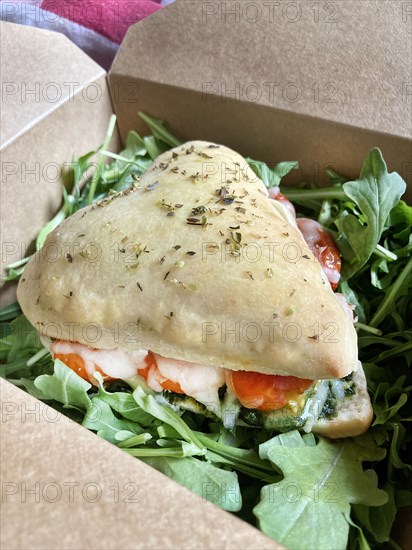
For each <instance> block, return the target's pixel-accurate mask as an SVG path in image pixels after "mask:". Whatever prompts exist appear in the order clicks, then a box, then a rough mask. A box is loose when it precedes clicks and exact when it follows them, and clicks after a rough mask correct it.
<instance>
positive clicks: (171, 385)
mask: <svg viewBox="0 0 412 550" xmlns="http://www.w3.org/2000/svg"><path fill="white" fill-rule="evenodd" d="M145 362H146V367H145V368H144V369H139V370H138V371H137V372H138V374H139V375H140V376H141V377H142V378H144V379H145V380H147V378H148V376H149V372H150V370H151V369H155V370H156V371H157V372H158V373H159V377H160V378H161V379H163V380H162V381H161V382H160V385H161V386H162V388H163V389H165V390H169V391H172V392H174V393H181V394H184V393H185V392H184V391H183V390H182V388H181V387H180V384H179V383H178V382H173V381H172V380H169V379H168V378H164V376H162V374H161V373H160V372H159V369H158V368H157V363H156V358H155V356H154V354H153V353H152V352H151V351H149V353H148V354H147V356H146V358H145Z"/></svg>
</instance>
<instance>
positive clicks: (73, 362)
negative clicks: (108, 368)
mask: <svg viewBox="0 0 412 550" xmlns="http://www.w3.org/2000/svg"><path fill="white" fill-rule="evenodd" d="M53 357H54V359H60V361H62V362H63V363H64V364H65V365H67V366H68V367H69V368H70V369H72V371H74V372H75V373H76V374H78V375H79V376H81V377H82V378H83V379H84V380H87V382H90V383H91V384H96V382H97V381H96V380H94V379H93V377H90V376H89V373H88V372H87V370H86V365H85V362H84V360H83V359H82V358H81V357H80V355H77V353H55V354H54V355H53ZM94 369H95V371H97V372H100V374H101V375H102V377H103V380H116V378H112V377H111V376H107V374H105V373H104V372H103V371H102V369H101V368H100V367H99V365H96V364H95V365H94ZM90 378H92V379H90Z"/></svg>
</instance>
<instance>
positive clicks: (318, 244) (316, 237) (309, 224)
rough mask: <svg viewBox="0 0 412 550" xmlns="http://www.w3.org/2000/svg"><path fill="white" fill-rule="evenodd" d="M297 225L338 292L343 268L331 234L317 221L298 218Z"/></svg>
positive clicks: (333, 287)
mask: <svg viewBox="0 0 412 550" xmlns="http://www.w3.org/2000/svg"><path fill="white" fill-rule="evenodd" d="M297 224H298V227H299V229H300V232H301V233H302V235H303V238H304V239H305V241H306V244H307V245H308V247H309V248H310V249H311V251H312V253H313V255H314V256H315V258H317V260H318V261H319V263H320V265H321V266H322V269H323V271H324V272H325V274H326V276H327V278H328V281H329V283H330V286H331V287H332V290H336V288H337V286H338V284H339V279H340V270H341V266H342V260H341V258H340V254H339V250H338V247H337V246H336V244H335V243H334V241H333V239H332V237H331V236H330V235H329V233H328V232H327V231H325V229H324V228H323V227H322V226H321V225H320V223H318V222H316V221H315V220H310V219H307V218H298V219H297Z"/></svg>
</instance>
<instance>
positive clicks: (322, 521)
mask: <svg viewBox="0 0 412 550" xmlns="http://www.w3.org/2000/svg"><path fill="white" fill-rule="evenodd" d="M277 437H278V438H279V437H281V445H279V444H277V438H274V440H273V441H272V445H271V446H267V447H266V448H265V453H267V456H268V458H269V460H270V461H271V462H273V464H274V465H275V466H276V467H278V468H280V469H281V470H282V472H283V475H284V476H285V477H284V479H283V480H282V481H281V482H279V483H275V484H272V485H267V486H265V487H264V488H263V489H262V495H261V501H260V503H259V504H258V505H257V506H256V507H255V509H254V512H255V514H256V516H257V518H258V521H259V527H260V528H261V530H262V531H263V532H264V533H266V534H267V535H268V536H270V537H273V538H275V539H276V540H278V541H279V542H280V543H281V544H284V545H285V546H287V547H289V548H301V549H303V548H316V549H318V550H321V549H330V547H331V543H332V545H333V548H336V549H340V548H342V549H344V548H346V542H347V537H348V532H349V524H348V522H347V520H346V519H345V515H349V513H350V505H351V504H354V503H358V504H363V505H367V506H379V505H383V504H384V503H385V502H387V500H388V495H387V494H386V493H385V491H382V490H380V489H378V488H377V485H376V480H372V479H371V478H370V476H368V475H367V474H365V472H364V471H363V469H362V462H364V461H366V460H368V461H370V460H373V461H376V460H382V459H383V458H384V456H385V451H383V450H382V449H379V447H377V446H376V444H375V443H374V442H373V441H372V440H370V439H369V438H362V437H361V438H355V439H352V440H349V439H347V440H344V441H341V442H335V443H332V442H330V441H328V440H327V439H325V438H319V441H318V443H317V444H316V445H315V446H314V445H313V444H312V441H310V444H309V445H306V444H305V442H304V440H303V438H302V436H300V434H299V432H297V431H293V432H289V433H286V434H283V435H282V436H277ZM299 439H302V441H299ZM289 442H290V443H291V446H288V443H289ZM314 526H317V528H314ZM322 526H327V528H322Z"/></svg>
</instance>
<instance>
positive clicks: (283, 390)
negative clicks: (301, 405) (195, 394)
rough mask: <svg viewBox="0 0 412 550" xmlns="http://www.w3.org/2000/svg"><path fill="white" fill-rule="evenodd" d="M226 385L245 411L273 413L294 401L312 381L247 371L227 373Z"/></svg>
mask: <svg viewBox="0 0 412 550" xmlns="http://www.w3.org/2000/svg"><path fill="white" fill-rule="evenodd" d="M227 376H228V378H229V380H228V385H229V386H230V387H231V388H232V389H233V391H234V392H235V394H236V395H237V397H238V399H239V401H240V402H241V403H242V405H243V406H244V407H246V408H247V409H258V410H260V411H275V410H277V409H282V408H283V407H284V406H285V405H287V404H288V403H289V402H290V401H293V400H295V399H296V398H297V397H299V395H301V394H302V393H303V392H304V391H305V390H307V389H308V388H309V386H311V385H312V384H313V380H307V379H304V378H296V377H295V376H279V375H276V374H262V373H260V372H249V371H227Z"/></svg>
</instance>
